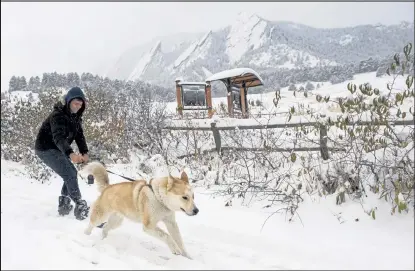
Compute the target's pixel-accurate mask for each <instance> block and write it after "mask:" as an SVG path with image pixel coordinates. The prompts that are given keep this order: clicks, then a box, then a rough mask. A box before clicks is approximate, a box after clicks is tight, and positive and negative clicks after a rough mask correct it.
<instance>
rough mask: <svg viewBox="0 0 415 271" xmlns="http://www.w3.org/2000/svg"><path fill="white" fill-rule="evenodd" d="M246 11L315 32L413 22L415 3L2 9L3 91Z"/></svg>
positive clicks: (220, 23)
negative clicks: (15, 80) (15, 79)
mask: <svg viewBox="0 0 415 271" xmlns="http://www.w3.org/2000/svg"><path fill="white" fill-rule="evenodd" d="M241 11H246V12H250V13H255V14H257V15H258V16H260V17H263V18H264V19H268V20H273V21H279V20H282V21H292V22H296V23H302V24H306V25H309V26H314V27H324V28H331V27H345V26H355V25H359V24H376V23H382V24H386V25H389V24H397V23H400V22H401V21H403V20H405V21H414V3H413V2H412V3H409V2H407V3H404V2H400V3H396V2H389V3H386V2H385V3H369V2H364V3H358V2H354V3H353V2H342V3H324V2H317V3H287V2H282V3H278V2H274V3H236V2H235V3H232V2H228V3H219V2H204V3H185V2H176V3H173V2H172V3H149V2H137V3H127V2H123V3H116V2H112V3H105V2H97V3H69V2H64V3H57V2H51V3H30V2H20V3H18V2H17V3H5V2H2V3H1V73H2V75H1V82H2V83H1V90H2V91H3V90H4V89H5V88H6V87H7V86H8V81H9V78H10V76H11V75H25V76H26V77H27V79H28V78H29V77H30V76H31V75H39V76H41V75H42V73H43V72H52V71H57V72H62V73H63V72H70V71H76V72H82V71H95V70H97V68H98V67H100V66H105V65H108V61H109V60H110V59H114V58H116V57H118V56H119V55H120V54H121V53H122V52H123V51H124V50H125V49H128V48H131V47H132V46H134V45H137V44H140V43H144V42H146V41H150V40H152V39H153V38H155V37H157V36H165V35H171V34H174V33H177V32H203V31H208V30H216V29H219V28H222V27H225V26H227V25H230V24H231V23H232V21H234V20H235V18H236V16H237V14H238V13H239V12H241Z"/></svg>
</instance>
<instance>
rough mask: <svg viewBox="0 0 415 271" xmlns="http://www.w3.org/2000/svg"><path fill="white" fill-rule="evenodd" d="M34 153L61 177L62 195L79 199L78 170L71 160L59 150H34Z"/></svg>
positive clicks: (74, 199)
mask: <svg viewBox="0 0 415 271" xmlns="http://www.w3.org/2000/svg"><path fill="white" fill-rule="evenodd" d="M36 155H37V156H38V157H39V158H40V159H41V160H42V161H43V162H44V163H45V164H46V165H47V166H49V167H50V168H51V169H52V170H53V171H55V172H56V173H57V174H58V175H59V176H61V177H62V179H63V186H62V190H61V195H62V196H69V197H70V198H71V199H72V200H73V201H74V202H77V201H78V200H80V199H81V191H80V190H79V185H78V172H77V170H76V168H75V166H74V165H73V164H72V162H71V161H70V160H69V157H67V156H66V155H65V154H64V153H62V152H61V151H59V150H54V149H50V150H47V151H39V150H36Z"/></svg>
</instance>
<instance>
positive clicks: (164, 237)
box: [143, 226, 182, 255]
mask: <svg viewBox="0 0 415 271" xmlns="http://www.w3.org/2000/svg"><path fill="white" fill-rule="evenodd" d="M143 230H144V232H146V233H147V234H149V235H151V236H153V237H155V238H157V239H159V240H161V241H163V242H164V243H166V244H167V246H168V247H169V248H170V250H171V252H172V253H173V254H176V255H180V254H182V251H181V249H180V247H179V246H178V245H177V244H176V242H174V240H173V238H172V237H171V236H170V235H168V234H167V233H166V232H164V231H163V230H162V229H160V228H159V227H157V226H144V227H143Z"/></svg>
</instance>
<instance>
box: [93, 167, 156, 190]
mask: <svg viewBox="0 0 415 271" xmlns="http://www.w3.org/2000/svg"><path fill="white" fill-rule="evenodd" d="M107 172H108V173H112V174H114V175H117V176H120V177H121V178H124V179H126V180H129V181H131V182H135V181H136V180H134V179H131V178H129V177H125V176H122V175H120V174H117V173H115V172H112V171H111V170H108V169H107ZM90 176H92V175H90ZM88 177H89V176H88ZM92 178H93V177H92ZM145 186H148V187H149V188H150V189H151V191H152V192H153V193H154V190H153V187H152V186H151V185H150V184H146V185H145Z"/></svg>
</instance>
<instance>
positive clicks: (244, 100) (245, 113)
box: [239, 86, 248, 119]
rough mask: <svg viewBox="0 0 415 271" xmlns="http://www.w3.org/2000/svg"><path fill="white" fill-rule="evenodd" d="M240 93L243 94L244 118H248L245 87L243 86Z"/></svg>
mask: <svg viewBox="0 0 415 271" xmlns="http://www.w3.org/2000/svg"><path fill="white" fill-rule="evenodd" d="M239 94H240V95H241V111H242V118H244V119H245V118H247V116H248V114H247V112H246V107H247V105H246V99H245V95H246V94H245V88H244V87H243V86H242V87H241V88H240V90H239Z"/></svg>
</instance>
